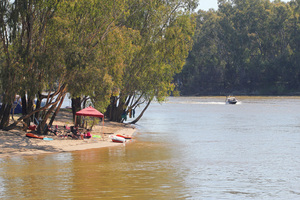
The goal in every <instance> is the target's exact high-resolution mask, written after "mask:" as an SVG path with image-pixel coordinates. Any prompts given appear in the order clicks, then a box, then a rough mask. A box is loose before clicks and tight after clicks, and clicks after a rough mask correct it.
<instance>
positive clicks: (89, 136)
mask: <svg viewBox="0 0 300 200" xmlns="http://www.w3.org/2000/svg"><path fill="white" fill-rule="evenodd" d="M91 137H92V135H91V133H90V130H89V129H88V130H87V132H86V133H85V134H84V138H88V139H89V138H91Z"/></svg>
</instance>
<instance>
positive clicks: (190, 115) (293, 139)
mask: <svg viewBox="0 0 300 200" xmlns="http://www.w3.org/2000/svg"><path fill="white" fill-rule="evenodd" d="M238 99H239V100H240V102H239V104H237V105H225V102H224V100H225V99H223V98H218V97H205V98H204V97H203V98H202V97H201V98H184V97H183V98H170V100H169V102H167V103H165V104H163V105H160V104H156V103H155V104H153V105H152V106H151V107H150V109H149V110H147V112H146V113H145V115H144V118H142V120H141V121H140V122H139V125H138V126H137V127H138V130H139V131H138V133H137V135H136V141H135V142H133V143H129V144H128V145H126V146H125V147H124V146H120V147H117V148H105V149H97V150H88V151H78V152H73V153H60V154H51V155H41V156H32V157H12V158H8V159H2V160H0V198H1V199H22V198H24V199H96V198H97V199H98V198H100V199H112V198H115V199H205V200H206V199H272V200H273V199H300V150H299V146H300V113H299V110H300V98H297V97H292V98H253V97H239V98H238Z"/></svg>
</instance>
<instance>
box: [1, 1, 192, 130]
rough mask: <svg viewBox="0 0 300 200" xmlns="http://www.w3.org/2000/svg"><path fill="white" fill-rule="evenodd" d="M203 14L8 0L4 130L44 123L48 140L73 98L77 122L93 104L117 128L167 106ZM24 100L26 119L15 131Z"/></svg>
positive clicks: (129, 5)
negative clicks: (128, 116) (153, 106)
mask: <svg viewBox="0 0 300 200" xmlns="http://www.w3.org/2000/svg"><path fill="white" fill-rule="evenodd" d="M196 7H197V0H181V1H177V0H168V1H161V0H1V1H0V93H1V97H2V99H1V103H2V106H1V109H0V129H6V130H8V129H10V128H14V127H15V126H16V125H17V124H18V123H23V125H24V126H23V127H24V129H26V127H27V126H28V125H29V123H30V122H31V121H34V119H39V124H38V130H40V132H43V131H44V127H45V125H46V123H47V120H48V119H50V122H49V124H50V125H51V124H52V123H53V120H54V119H55V116H56V114H57V112H58V111H59V109H60V107H61V105H62V102H63V100H64V98H65V95H66V93H69V94H70V96H71V98H72V110H73V115H74V114H75V113H76V112H77V111H78V110H80V109H81V108H83V107H85V106H88V105H87V103H88V102H90V103H92V104H93V106H94V107H95V108H97V109H98V110H100V111H101V112H103V113H105V114H106V116H107V117H108V118H109V119H110V120H113V121H118V122H120V121H122V113H123V112H124V111H125V112H127V113H128V112H129V111H130V110H131V109H134V108H135V107H136V106H139V105H140V104H143V103H144V104H146V105H147V106H146V108H147V107H148V106H149V104H150V102H151V101H152V100H153V99H154V98H155V99H157V100H159V101H163V99H164V97H165V96H167V95H169V94H170V92H171V91H172V90H173V89H174V85H173V84H172V83H171V81H172V79H173V76H174V74H175V73H179V72H180V71H181V69H182V66H183V64H184V62H185V59H186V57H187V55H188V52H189V51H190V50H191V47H192V42H193V40H192V38H193V35H194V30H195V20H194V18H193V16H192V13H193V10H194V9H195V8H196ZM17 94H18V95H20V96H21V101H22V116H21V117H20V118H19V119H18V120H16V121H15V122H14V123H13V124H11V125H9V113H10V111H11V108H12V104H13V102H14V101H15V97H16V95H17ZM35 99H36V102H35V101H34V100H35ZM42 101H45V103H46V104H45V106H43V107H42V106H41V102H42ZM142 114H143V112H141V114H140V115H139V116H138V117H137V119H136V120H135V121H134V122H132V123H135V122H136V121H137V120H139V119H140V117H141V116H142ZM74 116H75V115H74Z"/></svg>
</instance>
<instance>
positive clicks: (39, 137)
mask: <svg viewBox="0 0 300 200" xmlns="http://www.w3.org/2000/svg"><path fill="white" fill-rule="evenodd" d="M26 137H30V138H37V139H43V138H44V137H43V136H38V135H36V134H33V133H27V134H26Z"/></svg>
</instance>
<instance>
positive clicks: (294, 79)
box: [176, 0, 300, 95]
mask: <svg viewBox="0 0 300 200" xmlns="http://www.w3.org/2000/svg"><path fill="white" fill-rule="evenodd" d="M299 4H300V1H299V0H292V1H290V2H288V3H284V2H281V1H274V2H270V1H269V0H231V1H228V0H219V9H218V10H217V11H215V10H209V11H202V10H200V11H199V12H198V14H197V17H196V18H197V27H196V32H195V36H194V46H193V50H192V51H191V52H190V54H189V56H188V59H187V62H186V65H185V66H184V68H183V71H182V73H180V74H179V75H177V76H176V82H177V83H178V87H179V89H180V90H181V92H182V94H183V95H220V94H221V95H224V94H232V93H235V94H254V95H255V94H256V95H258V94H260V95H280V94H281V95H282V94H297V92H299V89H300V82H299V81H300V65H299V53H300V49H299V44H300V43H299V42H300V41H299V36H300V23H299V20H300V11H299Z"/></svg>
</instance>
